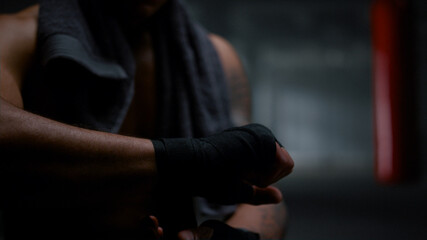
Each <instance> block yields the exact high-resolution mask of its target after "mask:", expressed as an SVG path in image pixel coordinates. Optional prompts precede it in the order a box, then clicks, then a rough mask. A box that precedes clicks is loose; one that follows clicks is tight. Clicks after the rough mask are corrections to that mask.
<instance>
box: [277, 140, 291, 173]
mask: <svg viewBox="0 0 427 240" xmlns="http://www.w3.org/2000/svg"><path fill="white" fill-rule="evenodd" d="M276 160H277V162H278V164H279V168H278V169H280V171H279V172H278V176H277V177H276V178H278V179H277V180H279V179H281V178H283V177H285V176H287V175H289V174H290V173H291V172H292V170H293V168H294V165H295V163H294V160H293V159H292V157H291V156H290V155H289V153H288V151H286V149H285V148H283V147H280V146H279V144H278V143H277V142H276ZM277 180H276V181H277Z"/></svg>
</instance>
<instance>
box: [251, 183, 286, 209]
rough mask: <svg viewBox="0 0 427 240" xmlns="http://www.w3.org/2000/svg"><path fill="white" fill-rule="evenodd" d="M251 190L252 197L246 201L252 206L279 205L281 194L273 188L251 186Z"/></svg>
mask: <svg viewBox="0 0 427 240" xmlns="http://www.w3.org/2000/svg"><path fill="white" fill-rule="evenodd" d="M252 188H253V193H254V194H253V197H252V199H250V200H249V201H248V203H249V204H252V205H261V204H273V203H279V202H280V201H282V198H283V196H282V193H281V192H280V190H279V189H278V188H276V187H273V186H268V187H265V188H261V187H257V186H255V185H252Z"/></svg>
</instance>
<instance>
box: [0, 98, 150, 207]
mask: <svg viewBox="0 0 427 240" xmlns="http://www.w3.org/2000/svg"><path fill="white" fill-rule="evenodd" d="M0 101H1V102H0V150H1V154H2V155H3V156H2V157H1V162H0V164H1V166H2V167H1V169H2V170H1V171H2V175H4V176H6V178H9V179H3V180H4V181H6V183H3V184H14V181H15V180H16V179H13V178H14V177H20V178H21V179H20V180H19V181H20V182H21V183H22V184H23V185H25V179H24V181H23V180H22V177H28V179H27V180H28V182H29V183H31V181H32V180H34V179H39V178H40V177H41V178H44V179H49V181H47V183H52V184H60V183H61V182H64V183H67V185H66V186H67V187H70V188H75V190H76V191H80V190H81V189H82V188H83V187H84V188H88V187H90V186H93V187H94V188H96V189H94V190H96V191H101V190H99V188H100V187H101V188H103V187H105V188H107V187H108V186H109V185H108V184H107V185H104V184H103V183H108V182H112V181H113V179H114V181H115V183H114V184H111V185H112V186H113V185H114V187H117V186H119V185H120V184H121V183H122V184H124V183H127V182H132V184H134V185H138V182H139V183H140V184H141V186H140V191H142V192H144V191H145V190H144V189H146V191H151V189H150V187H151V186H149V185H150V184H151V183H152V182H153V181H154V179H155V177H156V164H155V158H154V149H153V146H152V143H151V141H150V140H147V139H138V138H131V137H126V136H120V135H116V134H110V133H104V132H98V131H92V130H87V129H82V128H77V127H74V126H69V125H66V124H62V123H59V122H56V121H52V120H49V119H46V118H43V117H40V116H37V115H34V114H31V113H28V112H26V111H24V110H21V109H19V108H16V107H14V106H13V105H11V104H9V103H7V102H6V101H5V100H3V99H0ZM8 180H12V181H11V182H9V181H8ZM44 182H46V181H44ZM147 184H148V185H147ZM86 190H87V191H88V192H91V189H86ZM147 194H148V193H147ZM93 196H94V197H95V196H96V194H93ZM89 198H90V197H89ZM68 200H70V199H68ZM92 200H93V201H97V200H96V199H89V201H92ZM98 200H99V199H98Z"/></svg>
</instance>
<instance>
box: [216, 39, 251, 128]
mask: <svg viewBox="0 0 427 240" xmlns="http://www.w3.org/2000/svg"><path fill="white" fill-rule="evenodd" d="M209 38H210V40H211V42H212V44H213V45H214V47H215V49H216V51H217V52H218V55H219V58H220V60H221V64H222V66H223V69H224V71H225V74H226V77H227V81H228V88H229V93H230V100H231V111H232V118H233V121H234V123H235V124H236V125H243V124H246V123H248V122H250V118H251V96H250V95H251V92H250V86H249V81H248V78H247V76H246V73H245V70H244V68H243V65H242V62H241V60H240V57H239V55H238V54H237V52H236V50H235V49H234V47H233V46H232V45H231V44H230V43H229V42H228V41H227V40H226V39H224V38H223V37H221V36H218V35H215V34H209Z"/></svg>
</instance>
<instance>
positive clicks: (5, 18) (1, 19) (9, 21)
mask: <svg viewBox="0 0 427 240" xmlns="http://www.w3.org/2000/svg"><path fill="white" fill-rule="evenodd" d="M38 12H39V6H38V5H33V6H31V7H28V8H26V9H24V10H21V11H19V12H17V13H12V14H0V68H1V71H0V74H1V76H0V79H1V81H0V94H1V97H3V98H4V99H7V100H9V101H10V102H11V103H14V104H15V105H19V106H20V105H22V103H21V100H20V95H19V90H20V88H21V85H22V78H23V75H24V74H25V73H26V71H27V70H28V68H29V66H30V64H31V63H32V59H33V55H34V52H35V47H36V41H37V37H36V35H37V21H38V20H37V19H38Z"/></svg>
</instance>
